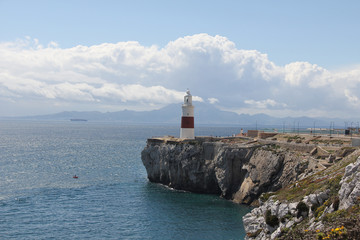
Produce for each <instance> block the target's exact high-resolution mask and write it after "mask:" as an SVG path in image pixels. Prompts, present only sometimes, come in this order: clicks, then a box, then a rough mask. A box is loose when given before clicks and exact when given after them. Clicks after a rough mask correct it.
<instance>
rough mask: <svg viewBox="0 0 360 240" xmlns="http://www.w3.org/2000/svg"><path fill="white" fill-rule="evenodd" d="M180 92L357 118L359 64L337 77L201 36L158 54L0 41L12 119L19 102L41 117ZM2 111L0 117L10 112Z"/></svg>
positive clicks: (237, 107) (147, 102) (278, 110)
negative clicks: (42, 113)
mask: <svg viewBox="0 0 360 240" xmlns="http://www.w3.org/2000/svg"><path fill="white" fill-rule="evenodd" d="M187 88H189V89H191V92H192V93H194V94H195V95H196V96H194V101H203V99H207V101H208V102H209V103H211V104H215V103H216V105H217V106H219V107H221V108H223V109H232V110H233V111H235V112H256V111H257V112H259V111H261V112H264V113H267V114H272V115H279V114H286V113H292V114H294V113H304V114H306V113H308V114H312V115H314V112H316V111H317V112H318V113H320V114H323V115H330V114H334V113H336V114H341V115H344V114H346V115H353V116H355V115H356V116H359V114H358V111H357V108H358V106H359V103H360V102H359V98H360V66H354V67H352V68H351V69H346V70H341V71H336V72H335V71H330V70H327V69H324V68H322V67H320V66H318V65H316V64H311V63H308V62H293V63H288V64H287V65H285V66H277V65H276V64H275V63H273V62H271V61H270V60H269V59H268V56H267V55H266V54H263V53H260V52H259V51H256V50H242V49H238V48H237V47H236V46H235V44H234V43H233V42H231V41H229V40H228V39H227V38H226V37H222V36H209V35H207V34H197V35H193V36H186V37H183V38H179V39H176V40H174V41H172V42H169V44H168V45H167V46H165V47H164V48H158V47H156V46H150V47H145V46H142V45H141V44H140V43H138V42H119V43H114V44H112V43H103V44H100V45H94V46H76V47H73V48H66V49H62V48H60V47H59V45H58V44H57V43H56V42H50V43H49V44H44V45H43V44H40V41H39V40H37V39H32V38H30V37H26V38H25V39H22V40H17V41H15V42H5V43H0V93H1V97H0V104H1V105H2V106H3V105H6V104H7V103H11V104H13V105H12V106H16V108H17V109H18V113H17V114H18V115H21V111H22V110H24V107H22V106H23V105H22V104H23V103H24V102H26V101H28V102H32V103H34V104H33V112H34V114H35V113H37V104H36V102H39V103H41V105H42V106H43V107H42V111H45V110H46V109H53V107H56V109H59V110H60V107H63V108H64V109H61V110H67V109H66V107H68V106H71V104H72V103H77V104H80V105H79V106H80V107H81V108H86V109H92V110H99V109H104V108H105V106H106V108H107V109H112V110H113V111H116V110H117V109H118V110H121V109H124V108H128V109H137V110H144V109H146V110H151V109H156V108H159V107H162V106H165V105H167V104H170V103H181V102H182V99H183V95H184V92H185V90H186V89H187ZM26 108H27V110H29V109H28V108H29V107H28V106H26ZM7 110H8V109H4V110H3V109H2V114H3V115H7V112H9V113H10V112H14V109H11V111H10V110H9V111H7ZM77 110H82V109H77ZM333 117H336V116H333Z"/></svg>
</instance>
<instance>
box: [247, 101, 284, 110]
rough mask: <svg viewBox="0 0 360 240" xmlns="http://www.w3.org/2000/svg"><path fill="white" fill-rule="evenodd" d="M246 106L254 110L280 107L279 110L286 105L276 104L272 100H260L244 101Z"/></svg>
mask: <svg viewBox="0 0 360 240" xmlns="http://www.w3.org/2000/svg"><path fill="white" fill-rule="evenodd" d="M244 102H245V103H246V104H248V105H250V106H251V107H254V108H262V109H266V108H274V107H281V108H285V107H286V104H285V103H277V102H276V101H275V100H273V99H266V100H261V101H255V100H245V101H244Z"/></svg>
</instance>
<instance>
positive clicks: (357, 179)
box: [339, 158, 360, 209]
mask: <svg viewBox="0 0 360 240" xmlns="http://www.w3.org/2000/svg"><path fill="white" fill-rule="evenodd" d="M340 184H341V188H340V190H339V200H340V204H339V209H347V208H349V207H351V206H353V205H355V204H356V203H358V202H359V201H360V158H358V159H357V161H356V162H355V163H350V164H349V165H347V166H346V168H345V173H344V176H343V178H342V179H341V182H340Z"/></svg>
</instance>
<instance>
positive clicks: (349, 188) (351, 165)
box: [243, 150, 360, 240]
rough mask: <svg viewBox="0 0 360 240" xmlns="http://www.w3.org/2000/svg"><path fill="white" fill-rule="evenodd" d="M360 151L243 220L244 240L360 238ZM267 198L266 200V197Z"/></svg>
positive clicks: (275, 197) (280, 193) (275, 195)
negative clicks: (245, 234)
mask: <svg viewBox="0 0 360 240" xmlns="http://www.w3.org/2000/svg"><path fill="white" fill-rule="evenodd" d="M359 156H360V150H357V151H355V152H354V153H352V154H351V155H349V156H348V157H346V158H344V159H343V160H342V161H339V162H337V163H336V164H334V165H333V166H331V167H329V168H327V169H325V170H323V171H320V172H318V173H316V174H313V175H311V176H309V177H307V178H304V179H302V180H301V181H299V182H297V183H296V184H293V185H291V186H288V187H286V188H284V189H281V190H280V191H278V192H276V193H271V194H265V195H263V196H262V197H261V199H264V198H265V199H266V198H267V197H269V196H270V195H271V196H270V197H269V198H268V200H266V201H264V202H261V201H260V206H259V207H257V208H254V209H253V210H252V211H251V212H250V213H248V214H246V215H245V216H244V217H243V222H244V227H245V231H246V233H247V236H246V239H258V240H260V239H286V240H288V239H360V229H359V224H360V157H359ZM266 195H267V197H266Z"/></svg>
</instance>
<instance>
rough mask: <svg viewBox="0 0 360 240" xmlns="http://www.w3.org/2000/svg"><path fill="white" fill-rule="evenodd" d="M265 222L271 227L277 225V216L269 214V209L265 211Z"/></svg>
mask: <svg viewBox="0 0 360 240" xmlns="http://www.w3.org/2000/svg"><path fill="white" fill-rule="evenodd" d="M265 222H266V224H268V225H269V226H271V227H275V226H277V225H279V218H278V217H277V216H275V215H271V210H267V211H266V213H265Z"/></svg>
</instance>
